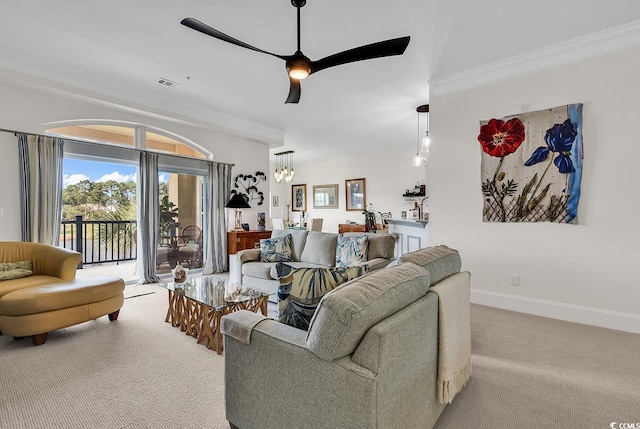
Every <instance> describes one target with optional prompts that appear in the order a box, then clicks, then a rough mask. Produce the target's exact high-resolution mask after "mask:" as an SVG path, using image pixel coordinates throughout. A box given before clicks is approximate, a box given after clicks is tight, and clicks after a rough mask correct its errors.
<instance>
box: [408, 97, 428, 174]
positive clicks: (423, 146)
mask: <svg viewBox="0 0 640 429" xmlns="http://www.w3.org/2000/svg"><path fill="white" fill-rule="evenodd" d="M416 112H418V147H417V148H416V156H415V157H413V158H411V159H410V160H409V165H410V166H412V167H422V166H425V165H427V164H429V143H430V139H429V105H428V104H423V105H422V106H418V108H417V109H416ZM420 113H426V114H427V132H426V135H425V136H424V137H422V139H420Z"/></svg>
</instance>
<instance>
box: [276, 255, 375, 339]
mask: <svg viewBox="0 0 640 429" xmlns="http://www.w3.org/2000/svg"><path fill="white" fill-rule="evenodd" d="M276 269H277V270H278V280H279V282H280V286H278V319H277V320H278V321H279V322H281V323H286V324H287V325H291V326H293V327H294V328H299V329H304V330H307V329H309V322H311V318H312V317H313V313H315V311H316V308H317V307H318V304H319V303H320V300H321V299H322V297H323V296H324V295H325V294H326V293H327V292H329V291H331V290H332V289H334V288H336V287H337V286H339V285H341V284H342V283H345V282H348V281H349V280H352V279H355V278H357V277H360V276H363V275H364V274H366V273H368V272H369V266H367V265H364V266H361V267H349V268H293V267H291V266H289V265H286V264H278V265H277V266H276Z"/></svg>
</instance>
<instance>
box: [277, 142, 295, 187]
mask: <svg viewBox="0 0 640 429" xmlns="http://www.w3.org/2000/svg"><path fill="white" fill-rule="evenodd" d="M293 153H294V152H293V151H292V150H288V151H286V152H280V153H276V171H275V172H274V173H273V176H274V177H275V179H276V183H280V182H282V180H283V179H284V181H285V182H291V181H292V180H293V176H295V175H296V172H295V171H294V170H293Z"/></svg>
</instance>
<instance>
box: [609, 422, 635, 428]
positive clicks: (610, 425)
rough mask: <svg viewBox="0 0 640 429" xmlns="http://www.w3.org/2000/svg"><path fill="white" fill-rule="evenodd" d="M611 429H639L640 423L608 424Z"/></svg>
mask: <svg viewBox="0 0 640 429" xmlns="http://www.w3.org/2000/svg"><path fill="white" fill-rule="evenodd" d="M609 427H610V428H611V429H640V423H616V422H611V423H610V424H609Z"/></svg>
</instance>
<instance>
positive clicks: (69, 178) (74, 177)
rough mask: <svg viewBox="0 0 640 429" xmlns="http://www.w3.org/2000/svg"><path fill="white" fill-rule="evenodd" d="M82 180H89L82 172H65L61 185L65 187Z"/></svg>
mask: <svg viewBox="0 0 640 429" xmlns="http://www.w3.org/2000/svg"><path fill="white" fill-rule="evenodd" d="M83 180H89V177H88V176H86V175H84V174H71V175H69V174H65V175H64V179H63V187H65V188H66V187H67V186H69V185H75V184H77V183H80V182H82V181H83Z"/></svg>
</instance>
